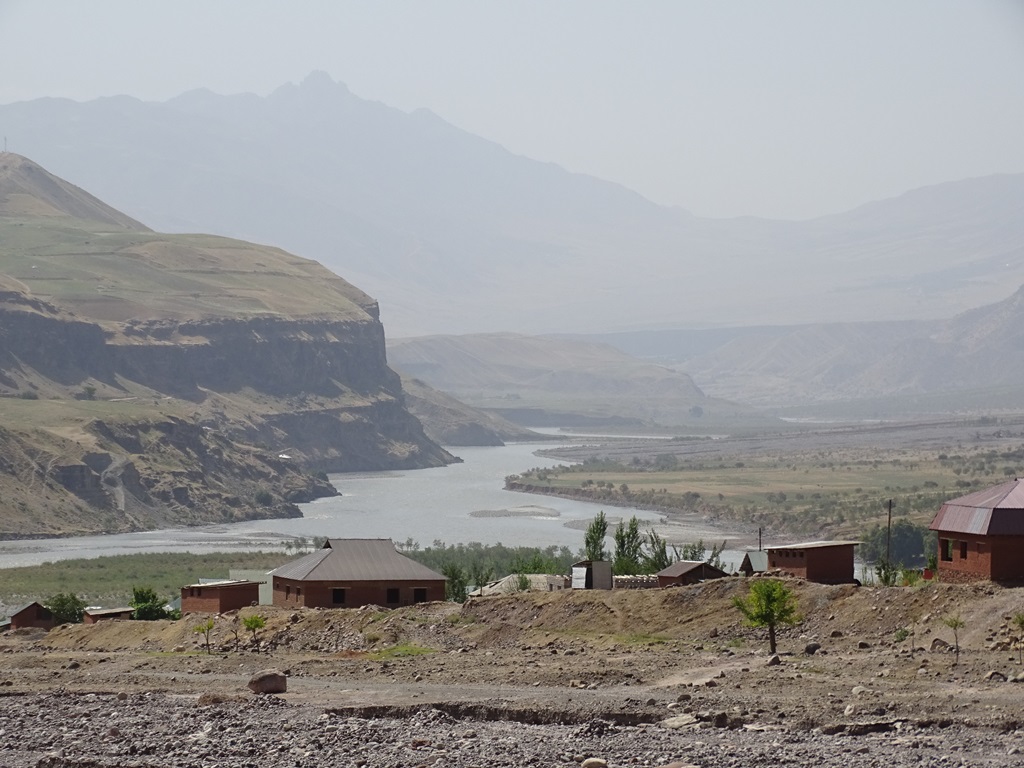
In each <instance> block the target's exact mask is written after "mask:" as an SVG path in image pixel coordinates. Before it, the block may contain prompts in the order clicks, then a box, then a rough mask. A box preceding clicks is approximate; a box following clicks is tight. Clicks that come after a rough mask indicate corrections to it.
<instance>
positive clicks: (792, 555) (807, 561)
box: [768, 541, 860, 584]
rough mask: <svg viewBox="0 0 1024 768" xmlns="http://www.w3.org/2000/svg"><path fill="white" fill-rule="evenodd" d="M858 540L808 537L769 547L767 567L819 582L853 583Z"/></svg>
mask: <svg viewBox="0 0 1024 768" xmlns="http://www.w3.org/2000/svg"><path fill="white" fill-rule="evenodd" d="M858 544H860V542H859V541H808V542H805V543H803V544H787V545H785V546H781V547H768V569H769V570H775V569H778V570H782V571H785V572H787V573H791V574H792V575H793V576H796V577H798V578H801V579H806V580H807V581H813V582H816V583H818V584H852V583H854V582H855V581H856V580H855V579H854V577H853V548H854V547H856V546H857V545H858Z"/></svg>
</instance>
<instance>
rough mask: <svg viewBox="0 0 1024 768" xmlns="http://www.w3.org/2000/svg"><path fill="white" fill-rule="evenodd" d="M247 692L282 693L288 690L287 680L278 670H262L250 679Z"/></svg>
mask: <svg viewBox="0 0 1024 768" xmlns="http://www.w3.org/2000/svg"><path fill="white" fill-rule="evenodd" d="M249 690H250V691H252V692H253V693H284V692H285V691H287V690H288V678H287V677H285V674H284V672H281V671H279V670H276V669H264V670H263V671H262V672H257V673H256V674H255V675H253V676H252V678H250V680H249Z"/></svg>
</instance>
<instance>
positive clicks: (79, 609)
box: [43, 592, 85, 624]
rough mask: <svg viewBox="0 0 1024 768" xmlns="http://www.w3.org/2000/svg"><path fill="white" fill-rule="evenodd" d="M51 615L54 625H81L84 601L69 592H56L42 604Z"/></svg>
mask: <svg viewBox="0 0 1024 768" xmlns="http://www.w3.org/2000/svg"><path fill="white" fill-rule="evenodd" d="M43 605H45V606H46V607H47V608H48V609H49V610H50V613H52V614H53V621H54V623H55V624H81V623H82V616H83V615H84V614H85V601H84V600H82V599H81V598H80V597H79V596H78V595H76V594H73V593H71V592H58V593H57V594H56V595H53V596H52V597H51V598H50V599H49V600H47V601H46V602H45V603H43Z"/></svg>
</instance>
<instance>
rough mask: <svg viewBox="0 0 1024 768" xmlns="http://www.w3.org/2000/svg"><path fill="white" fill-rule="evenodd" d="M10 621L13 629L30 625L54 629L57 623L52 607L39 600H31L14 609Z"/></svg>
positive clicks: (25, 627)
mask: <svg viewBox="0 0 1024 768" xmlns="http://www.w3.org/2000/svg"><path fill="white" fill-rule="evenodd" d="M10 622H11V629H27V628H28V627H39V628H41V629H53V627H54V625H55V624H56V622H55V621H54V618H53V614H52V613H50V609H49V608H47V607H46V606H45V605H43V604H42V603H38V602H31V603H29V604H28V605H23V606H21V607H20V608H16V609H14V611H13V612H12V613H11V616H10Z"/></svg>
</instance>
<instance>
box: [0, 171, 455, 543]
mask: <svg viewBox="0 0 1024 768" xmlns="http://www.w3.org/2000/svg"><path fill="white" fill-rule="evenodd" d="M5 157H6V159H5V160H4V161H3V162H0V425H2V430H0V498H2V499H3V500H4V502H5V503H4V504H3V505H0V537H2V536H7V537H10V536H29V535H60V534H66V533H87V532H98V531H123V530H133V529H139V528H155V527H160V526H169V525H182V524H196V523H202V522H225V521H234V520H242V519H251V518H260V517H271V516H293V515H298V514H299V510H298V508H297V507H296V506H295V505H296V504H297V503H300V502H303V501H309V500H311V499H313V498H317V497H319V496H324V495H330V494H334V493H336V491H335V490H334V488H333V486H331V484H330V483H328V482H327V479H326V474H325V473H327V472H344V471H355V470H381V469H391V468H403V469H405V468H417V467H430V466H439V465H443V464H445V463H449V462H451V461H455V460H456V459H455V458H454V457H453V456H451V455H450V454H448V453H447V452H446V451H444V450H443V449H442V448H440V447H439V446H438V445H437V444H436V443H434V442H432V441H431V440H430V439H428V438H427V436H426V435H425V434H424V432H423V428H422V426H421V425H420V423H419V422H418V421H417V420H416V418H415V417H414V416H412V415H411V414H410V413H409V411H408V410H406V407H405V396H404V393H403V391H402V386H401V381H400V379H399V377H398V375H397V374H395V373H394V372H393V371H392V370H391V369H390V368H388V365H387V359H386V353H385V347H384V329H383V326H382V325H381V323H380V320H379V316H378V311H377V305H376V303H375V302H374V301H373V300H372V299H370V298H369V297H368V296H366V295H365V294H363V293H362V292H361V291H359V290H358V289H356V288H354V287H353V286H351V285H350V284H348V283H346V282H345V281H344V280H341V279H340V278H338V277H337V276H336V275H332V274H331V273H329V272H327V270H325V269H323V268H322V267H320V265H318V264H316V263H315V262H310V261H307V260H305V259H300V258H298V257H296V256H293V255H291V254H287V253H284V252H283V251H279V250H277V249H272V248H266V247H263V246H256V245H252V244H249V243H239V242H237V241H231V240H225V239H223V238H210V237H206V236H196V235H187V236H168V235H160V234H157V233H153V232H150V231H149V230H147V229H145V228H144V227H141V225H137V223H136V222H131V220H127V222H126V221H124V220H122V219H121V218H119V216H118V215H117V212H116V211H112V209H109V208H107V207H106V206H104V205H103V204H102V203H101V202H100V201H97V200H95V198H91V197H90V196H88V195H87V193H85V192H83V191H82V190H79V189H77V188H75V187H72V186H71V185H67V184H66V183H63V182H62V183H59V184H58V183H57V181H53V180H52V177H51V178H49V179H48V178H47V176H46V174H45V171H43V170H42V169H40V168H38V166H33V165H32V164H31V163H30V162H29V161H27V160H24V159H20V160H11V156H5ZM12 201H14V203H16V205H15V204H14V203H12ZM44 203H45V205H44ZM62 206H63V207H62ZM64 209H67V210H64ZM12 211H13V213H12ZM40 211H42V213H40ZM80 216H88V217H89V218H88V219H82V218H78V217H80Z"/></svg>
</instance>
